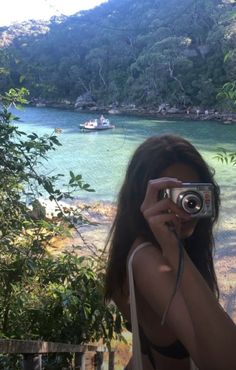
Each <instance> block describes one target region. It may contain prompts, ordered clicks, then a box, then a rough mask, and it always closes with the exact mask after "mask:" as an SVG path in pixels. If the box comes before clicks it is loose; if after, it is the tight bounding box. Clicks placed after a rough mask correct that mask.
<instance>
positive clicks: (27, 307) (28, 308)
mask: <svg viewBox="0 0 236 370" xmlns="http://www.w3.org/2000/svg"><path fill="white" fill-rule="evenodd" d="M26 94H27V90H25V89H20V90H19V89H11V90H10V91H9V92H8V93H6V94H5V95H2V96H1V104H2V110H1V112H0V173H1V176H0V204H1V207H0V230H1V231H0V334H1V337H2V338H16V339H42V340H52V341H60V342H69V343H86V342H90V341H98V340H100V339H101V340H103V341H104V342H105V343H107V344H108V345H109V343H110V341H111V339H112V338H113V337H118V338H120V337H121V328H122V321H121V316H120V314H119V313H118V312H117V310H116V308H115V307H114V306H112V305H111V306H110V307H109V306H106V305H105V304H104V302H103V259H102V257H101V256H99V255H90V256H89V257H86V258H85V257H79V256H78V255H77V253H76V248H77V249H78V248H80V246H79V245H78V246H74V251H73V252H71V253H69V252H66V253H64V254H63V255H61V256H57V257H56V256H53V255H50V254H49V252H48V250H47V246H48V245H49V244H50V240H51V238H52V237H53V236H55V235H63V234H64V233H65V232H66V231H68V230H69V227H71V226H73V227H76V220H78V221H79V222H80V223H81V222H83V221H84V219H83V216H82V215H81V214H80V213H78V212H77V213H76V212H75V213H74V214H73V215H71V214H70V217H68V216H69V213H67V211H66V210H63V209H62V208H61V206H60V200H61V199H64V198H72V196H73V195H72V194H73V190H74V189H80V190H81V191H82V190H83V191H92V189H91V187H90V185H89V184H87V183H85V182H84V181H83V178H82V176H81V175H76V174H74V173H73V172H71V173H70V180H69V184H68V191H67V192H66V193H62V192H61V191H60V189H58V188H57V187H56V180H57V179H58V177H60V176H62V175H60V174H59V175H54V176H51V177H48V176H45V175H41V174H39V173H38V172H37V167H38V166H37V165H38V163H39V162H40V161H45V160H47V157H48V153H49V152H50V151H52V150H55V149H56V146H58V145H60V143H59V141H58V138H57V136H56V134H55V133H53V134H52V135H46V136H43V137H39V136H38V135H37V134H35V133H32V134H26V133H24V132H22V131H20V130H19V129H18V128H17V126H16V123H17V117H16V116H14V115H13V114H12V113H11V112H10V110H9V108H10V107H11V105H12V104H14V105H16V106H17V105H18V104H19V103H21V104H22V103H24V104H25V103H26V100H25V95H26ZM34 189H37V192H35V190H34ZM43 190H44V192H45V191H46V192H47V194H48V198H49V200H51V201H54V202H55V204H56V207H57V208H56V214H55V217H54V218H53V219H48V218H47V217H46V215H45V210H44V208H43V207H42V205H41V204H40V202H39V201H38V199H37V196H36V195H35V194H40V193H41V194H42V191H43ZM30 206H31V207H30ZM70 212H71V211H70ZM71 216H73V217H71ZM68 360H69V359H68V358H67V357H66V356H65V357H64V359H63V361H64V362H65V363H67V362H68ZM1 364H2V365H3V364H4V369H9V370H10V369H11V365H10V363H8V364H6V360H5V359H4V358H3V357H0V365H1ZM12 366H13V368H12V369H15V370H16V369H17V360H16V361H15V362H14V364H13V365H12ZM48 366H49V365H48ZM45 368H46V367H45ZM53 368H54V369H55V370H56V369H61V368H62V365H61V364H58V367H56V366H55V367H53Z"/></svg>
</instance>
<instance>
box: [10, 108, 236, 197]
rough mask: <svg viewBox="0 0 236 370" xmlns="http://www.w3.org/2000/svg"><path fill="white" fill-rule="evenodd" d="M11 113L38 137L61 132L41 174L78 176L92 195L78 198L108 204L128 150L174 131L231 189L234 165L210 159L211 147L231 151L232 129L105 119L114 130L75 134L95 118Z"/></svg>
mask: <svg viewBox="0 0 236 370" xmlns="http://www.w3.org/2000/svg"><path fill="white" fill-rule="evenodd" d="M15 113H16V115H17V116H19V117H20V118H21V121H20V122H19V124H18V126H19V127H20V128H21V129H22V130H24V131H26V132H36V133H37V134H38V135H43V134H50V133H52V132H53V131H54V129H55V128H61V129H62V132H61V134H59V135H58V136H59V140H60V142H61V143H62V146H61V147H58V149H57V150H56V151H53V152H51V153H50V159H49V160H48V162H47V163H46V164H45V166H44V167H43V169H42V171H43V172H44V173H45V174H52V173H55V174H56V173H64V174H68V172H69V171H70V170H72V171H74V172H75V173H76V174H78V173H80V174H82V175H83V178H84V180H85V181H86V182H88V183H89V184H90V185H91V187H93V188H94V189H95V192H94V193H87V192H81V193H79V194H78V196H79V197H80V198H83V199H89V200H103V201H113V200H114V199H115V196H116V194H117V192H118V190H119V187H120V184H121V181H122V179H123V175H124V172H125V168H126V165H127V162H128V159H129V157H130V155H131V153H132V152H133V150H134V149H135V148H136V146H137V145H139V144H140V143H141V142H142V141H143V140H145V139H146V138H147V137H149V136H151V135H160V134H163V133H175V134H179V135H181V136H183V137H185V138H187V139H189V140H190V141H191V142H192V143H193V144H194V145H195V146H196V147H197V148H198V149H199V150H200V152H201V153H202V154H203V156H204V158H205V159H206V160H207V161H208V163H210V165H211V166H213V167H214V168H215V171H216V178H217V180H218V182H219V184H220V185H221V187H222V189H223V190H224V189H226V188H227V193H228V191H229V189H230V188H231V189H234V188H235V187H236V176H235V174H236V167H232V166H229V165H228V166H227V165H222V164H221V163H219V162H218V161H217V160H216V159H214V156H215V154H216V151H217V147H224V148H226V149H228V150H236V144H235V138H236V125H223V124H222V123H218V122H207V121H164V120H158V119H147V118H139V117H138V118H137V117H130V116H117V115H113V116H111V115H110V116H109V119H110V121H111V123H112V124H115V126H116V128H115V129H113V130H108V131H102V132H89V133H84V132H80V130H79V124H80V123H83V122H85V121H86V120H87V119H88V118H95V117H96V116H95V115H93V114H85V113H79V112H73V111H68V110H59V109H52V108H33V107H27V108H24V110H23V111H17V112H15ZM63 183H65V180H63ZM63 183H61V185H63Z"/></svg>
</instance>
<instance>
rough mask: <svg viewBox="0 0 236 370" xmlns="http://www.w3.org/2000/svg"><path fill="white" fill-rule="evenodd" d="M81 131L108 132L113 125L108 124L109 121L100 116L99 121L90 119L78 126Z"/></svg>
mask: <svg viewBox="0 0 236 370" xmlns="http://www.w3.org/2000/svg"><path fill="white" fill-rule="evenodd" d="M79 127H80V129H81V130H82V131H101V130H110V129H112V128H115V126H114V125H111V124H110V121H109V119H107V118H104V117H103V116H101V117H100V118H99V119H97V118H96V119H93V120H92V119H91V120H89V121H87V122H85V123H81V124H80V125H79Z"/></svg>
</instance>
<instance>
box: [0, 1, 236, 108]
mask: <svg viewBox="0 0 236 370" xmlns="http://www.w3.org/2000/svg"><path fill="white" fill-rule="evenodd" d="M235 46H236V3H235V2H234V1H233V0H231V1H230V0H228V1H227V0H224V1H220V0H168V1H166V0H142V1H140V0H109V1H108V2H107V3H104V4H102V5H100V6H98V7H96V8H94V9H93V10H89V11H82V12H80V13H77V14H75V15H73V16H70V17H64V16H62V17H54V18H52V19H51V20H50V21H48V22H38V21H30V22H24V23H21V24H18V25H15V26H11V27H2V28H0V92H3V91H6V90H8V89H9V88H10V87H21V86H24V87H26V88H27V89H29V91H30V93H31V99H39V98H40V99H41V100H44V99H46V100H47V101H50V100H51V101H55V100H57V101H62V100H68V101H70V102H75V100H76V98H77V97H78V96H80V95H81V94H84V93H86V92H89V93H90V94H91V95H92V96H93V97H94V99H95V101H96V102H97V104H99V105H100V106H101V105H109V104H115V103H118V104H126V105H127V104H135V105H136V106H139V107H140V106H141V107H149V108H152V107H158V105H159V104H161V103H163V102H165V103H169V104H170V105H171V106H173V105H175V106H177V107H179V106H181V107H182V106H190V105H191V106H192V105H195V106H197V105H201V106H203V107H204V106H207V107H217V106H219V104H220V103H221V101H220V100H219V98H217V94H218V93H219V91H221V88H222V86H223V85H224V84H225V83H227V82H230V83H231V84H232V83H234V81H235V80H236V49H235ZM222 96H223V95H222V94H221V98H222ZM221 100H222V99H221Z"/></svg>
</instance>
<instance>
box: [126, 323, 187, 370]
mask: <svg viewBox="0 0 236 370" xmlns="http://www.w3.org/2000/svg"><path fill="white" fill-rule="evenodd" d="M125 326H126V328H127V330H129V331H131V324H130V323H129V322H126V323H125ZM139 335H140V342H141V351H142V353H143V354H147V355H148V356H149V359H150V361H151V363H152V364H153V363H154V360H153V356H152V353H151V351H150V349H153V350H155V351H157V352H158V353H160V354H161V355H163V356H166V357H170V358H175V359H184V358H187V357H189V353H188V351H187V350H186V348H185V347H184V346H183V344H182V343H181V342H180V341H179V340H176V341H175V342H174V343H172V344H170V345H169V346H157V345H156V344H154V343H152V342H151V341H150V340H149V339H148V337H147V336H146V335H145V333H144V331H143V329H142V328H141V327H140V326H139ZM154 368H155V366H154Z"/></svg>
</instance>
